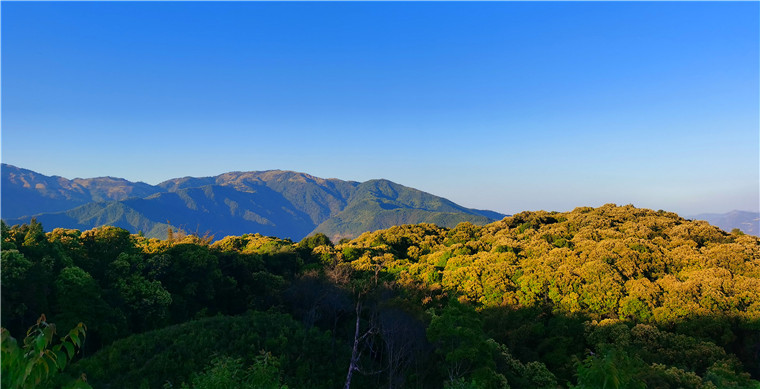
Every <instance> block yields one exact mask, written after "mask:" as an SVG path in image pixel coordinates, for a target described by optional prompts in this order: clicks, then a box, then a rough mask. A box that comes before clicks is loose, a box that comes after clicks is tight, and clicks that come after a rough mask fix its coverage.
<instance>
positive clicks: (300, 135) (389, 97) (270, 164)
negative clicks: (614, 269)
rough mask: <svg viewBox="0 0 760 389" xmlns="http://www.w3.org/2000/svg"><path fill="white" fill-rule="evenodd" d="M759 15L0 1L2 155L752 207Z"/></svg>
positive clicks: (685, 207) (449, 192) (147, 173)
mask: <svg viewBox="0 0 760 389" xmlns="http://www.w3.org/2000/svg"><path fill="white" fill-rule="evenodd" d="M759 4H760V3H758V2H742V3H722V2H717V3H713V2H697V3H681V2H675V3H673V2H670V3H653V2H633V3H619V2H614V3H613V2H609V3H606V2H590V3H572V2H561V3H548V2H521V3H503V2H481V3H461V2H444V3H434V2H422V3H408V2H380V3H362V2H335V3H283V2H278V3H259V2H229V3H200V2H191V3H176V2H161V3H159V2H107V3H98V2H78V3H41V2H3V3H2V9H1V12H2V161H3V162H5V163H10V164H13V165H16V166H19V167H24V168H28V169H32V170H35V171H38V172H40V173H43V174H47V175H60V176H64V177H67V178H74V177H94V176H104V175H110V176H117V177H124V178H127V179H130V180H135V181H137V180H139V181H145V182H148V183H152V184H155V183H158V182H160V181H163V180H165V179H169V178H173V177H179V176H209V175H216V174H220V173H224V172H227V171H233V170H267V169H286V170H295V171H302V172H307V173H310V174H312V175H315V176H319V177H336V178H341V179H347V180H356V181H364V180H368V179H372V178H387V179H390V180H392V181H395V182H397V183H400V184H403V185H407V186H412V187H416V188H419V189H422V190H425V191H428V192H431V193H434V194H437V195H441V196H444V197H447V198H449V199H451V200H453V201H455V202H457V203H460V204H462V205H465V206H469V207H476V208H487V209H493V210H496V211H501V212H505V213H515V212H519V211H523V210H537V209H545V210H558V211H564V210H571V209H573V208H574V207H576V206H585V205H590V206H598V205H601V204H604V203H610V202H613V203H618V204H628V203H632V204H634V205H635V206H637V207H646V208H653V209H666V210H670V211H675V212H679V213H681V214H685V215H687V214H695V213H701V212H726V211H729V210H732V209H744V210H757V209H758V201H759V200H758V198H759V196H760V195H759V194H758V191H759V189H758V187H759V186H760V182H759V181H760V178H759V177H760V172H759V169H760V168H759V164H760V157H759V150H760V128H759V126H760V124H759V121H760V98H759V96H758V95H759V90H760V79H759V77H758V73H759V72H760V70H759V69H760V63H759V59H760V53H759V50H758V48H759V47H760V42H759V39H760V38H759V37H760V23H759V18H760V5H759Z"/></svg>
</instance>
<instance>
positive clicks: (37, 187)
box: [0, 163, 162, 220]
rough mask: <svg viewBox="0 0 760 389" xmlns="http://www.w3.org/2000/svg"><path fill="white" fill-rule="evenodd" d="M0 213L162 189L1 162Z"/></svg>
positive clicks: (14, 213) (5, 216) (66, 205)
mask: <svg viewBox="0 0 760 389" xmlns="http://www.w3.org/2000/svg"><path fill="white" fill-rule="evenodd" d="M0 170H1V171H2V213H3V214H2V216H3V219H5V220H8V219H14V218H18V217H21V216H28V215H36V214H39V213H44V212H60V211H65V210H68V209H71V208H74V207H77V206H80V205H83V204H86V203H89V202H92V201H109V200H124V199H126V198H129V197H145V196H149V195H152V194H154V193H158V192H161V191H162V189H161V188H159V187H156V186H153V185H148V184H146V183H144V182H130V181H127V180H125V179H122V178H114V177H97V178H86V179H83V178H75V179H73V180H69V179H66V178H63V177H58V176H52V177H51V176H46V175H43V174H39V173H36V172H33V171H31V170H27V169H22V168H18V167H16V166H13V165H8V164H5V163H4V164H2V168H0Z"/></svg>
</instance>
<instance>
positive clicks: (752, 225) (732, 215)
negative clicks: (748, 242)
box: [688, 210, 760, 236]
mask: <svg viewBox="0 0 760 389" xmlns="http://www.w3.org/2000/svg"><path fill="white" fill-rule="evenodd" d="M688 218H689V219H694V220H705V221H707V222H708V223H710V224H712V225H714V226H716V227H718V228H722V229H723V230H724V231H731V230H733V229H734V228H738V229H740V230H741V231H742V232H744V233H745V234H750V235H755V236H760V212H748V211H737V210H733V211H731V212H726V213H702V214H699V215H693V216H688Z"/></svg>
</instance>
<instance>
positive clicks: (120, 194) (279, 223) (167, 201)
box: [2, 164, 506, 240]
mask: <svg viewBox="0 0 760 389" xmlns="http://www.w3.org/2000/svg"><path fill="white" fill-rule="evenodd" d="M2 185H3V186H2V218H3V220H5V221H6V223H8V224H18V223H26V222H28V221H29V220H31V217H32V216H34V217H36V219H37V220H38V221H39V222H41V223H42V225H43V226H44V227H45V228H46V229H53V228H56V227H62V228H76V229H81V230H85V229H91V228H94V227H98V226H101V225H113V226H117V227H121V228H124V229H127V230H129V231H131V232H133V233H137V232H138V231H141V232H143V233H144V234H145V235H146V236H148V237H157V238H166V236H167V231H168V229H169V227H170V225H171V226H173V227H174V228H175V229H176V228H177V227H179V228H181V229H183V230H184V231H186V232H191V233H193V232H195V233H198V234H201V235H203V234H206V233H208V234H211V235H214V236H215V237H216V238H217V239H219V238H222V237H224V236H227V235H242V234H245V233H261V234H263V235H274V236H278V237H289V238H291V239H294V240H300V239H301V238H303V237H305V236H308V235H310V234H312V233H316V232H322V233H324V234H326V235H328V236H329V237H330V238H331V239H333V240H337V239H340V238H353V237H356V236H358V235H360V234H361V233H363V232H366V231H374V230H378V229H382V228H388V227H390V226H393V225H398V224H411V223H422V222H428V223H435V224H438V225H440V226H443V227H453V226H455V225H456V224H458V223H460V222H465V221H467V222H471V223H474V224H486V223H489V222H492V221H494V220H498V219H501V218H503V217H504V216H506V215H503V214H500V213H498V212H494V211H483V210H476V209H469V208H465V207H462V206H460V205H457V204H455V203H453V202H451V201H449V200H446V199H444V198H442V197H438V196H434V195H432V194H429V193H426V192H422V191H420V190H417V189H414V188H409V187H406V186H403V185H399V184H396V183H394V182H391V181H388V180H370V181H367V182H364V183H360V182H356V181H343V180H339V179H334V178H331V179H324V178H319V177H314V176H311V175H309V174H305V173H298V172H292V171H283V170H268V171H251V172H229V173H224V174H220V175H218V176H214V177H182V178H174V179H170V180H167V181H164V182H162V183H160V184H158V185H149V184H145V183H142V182H138V183H133V182H130V181H128V180H124V179H120V178H113V177H100V178H91V179H74V180H68V179H66V178H63V177H57V176H53V177H50V176H45V175H42V174H39V173H36V172H33V171H31V170H27V169H21V168H18V167H15V166H12V165H7V164H2Z"/></svg>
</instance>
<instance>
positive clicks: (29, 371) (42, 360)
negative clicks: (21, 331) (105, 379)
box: [0, 315, 91, 389]
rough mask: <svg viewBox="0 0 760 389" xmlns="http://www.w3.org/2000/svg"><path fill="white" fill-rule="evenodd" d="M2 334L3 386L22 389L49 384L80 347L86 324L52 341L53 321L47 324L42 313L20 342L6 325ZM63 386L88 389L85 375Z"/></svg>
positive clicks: (77, 326)
mask: <svg viewBox="0 0 760 389" xmlns="http://www.w3.org/2000/svg"><path fill="white" fill-rule="evenodd" d="M0 332H1V333H2V335H1V336H2V354H1V355H2V362H0V364H2V377H3V379H2V388H3V389H22V388H24V389H25V388H37V387H40V386H42V385H44V384H46V383H49V382H50V381H52V380H53V378H54V377H55V376H56V375H57V374H58V373H60V372H61V371H63V369H65V368H66V365H67V364H68V363H69V362H70V361H71V360H72V359H73V358H74V355H76V349H77V348H81V347H82V342H83V341H84V337H85V326H84V324H82V323H79V324H77V325H76V327H74V328H73V329H72V330H71V331H69V333H68V334H66V335H65V336H64V337H63V338H61V339H59V340H58V342H55V340H56V339H55V335H56V328H55V324H53V323H48V322H47V321H46V319H45V315H42V316H40V318H39V319H38V320H37V324H35V325H33V326H32V327H31V328H29V330H28V331H27V333H26V338H24V342H23V345H21V346H19V344H18V342H17V341H16V339H14V338H13V337H12V336H11V334H10V333H9V332H8V330H6V329H5V328H0ZM53 343H55V344H53ZM65 387H66V388H91V387H90V385H88V384H87V383H86V380H85V377H84V375H82V377H80V379H79V380H76V381H74V382H70V383H68V384H67V385H65Z"/></svg>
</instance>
